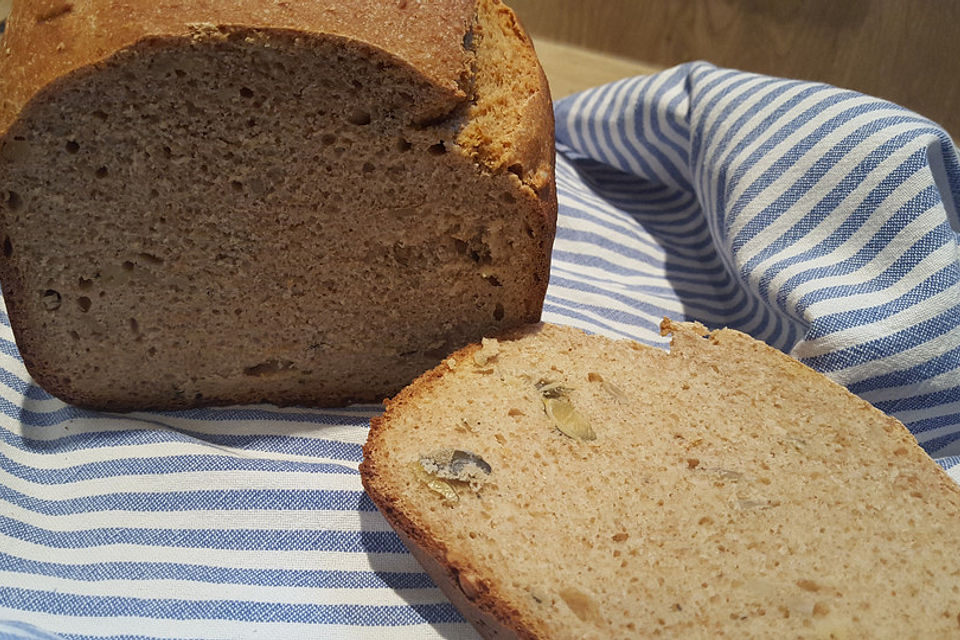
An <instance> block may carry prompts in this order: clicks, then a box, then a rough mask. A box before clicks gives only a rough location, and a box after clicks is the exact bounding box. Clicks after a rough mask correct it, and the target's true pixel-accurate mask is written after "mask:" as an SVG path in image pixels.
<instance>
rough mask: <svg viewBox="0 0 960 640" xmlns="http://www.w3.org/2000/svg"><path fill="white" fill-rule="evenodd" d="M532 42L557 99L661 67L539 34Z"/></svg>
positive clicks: (658, 69)
mask: <svg viewBox="0 0 960 640" xmlns="http://www.w3.org/2000/svg"><path fill="white" fill-rule="evenodd" d="M533 45H534V47H536V49H537V55H538V56H539V57H540V63H541V64H542V65H543V70H544V72H545V73H546V74H547V81H548V82H549V83H550V93H551V94H552V95H553V98H554V99H557V98H562V97H564V96H567V95H570V94H571V93H576V92H577V91H582V90H583V89H589V88H590V87H596V86H598V85H601V84H606V83H608V82H613V81H614V80H620V79H621V78H628V77H630V76H638V75H647V74H650V73H656V72H657V71H660V70H661V68H662V67H659V66H657V65H651V64H645V63H643V62H638V61H637V60H631V59H628V58H621V57H618V56H615V55H610V54H605V53H599V52H597V51H592V50H590V49H584V48H582V47H578V46H575V45H572V44H566V43H561V42H556V41H554V40H548V39H546V38H538V37H536V36H534V38H533Z"/></svg>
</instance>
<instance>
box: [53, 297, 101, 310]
mask: <svg viewBox="0 0 960 640" xmlns="http://www.w3.org/2000/svg"><path fill="white" fill-rule="evenodd" d="M57 295H59V294H57ZM91 304H93V303H92V302H91V301H90V298H88V297H87V296H81V297H79V298H77V306H78V307H80V311H83V312H84V313H86V312H87V311H90V305H91Z"/></svg>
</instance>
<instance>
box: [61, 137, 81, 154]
mask: <svg viewBox="0 0 960 640" xmlns="http://www.w3.org/2000/svg"><path fill="white" fill-rule="evenodd" d="M63 148H64V149H66V150H67V153H77V152H78V151H80V145H79V143H77V141H76V140H67V144H65V145H63Z"/></svg>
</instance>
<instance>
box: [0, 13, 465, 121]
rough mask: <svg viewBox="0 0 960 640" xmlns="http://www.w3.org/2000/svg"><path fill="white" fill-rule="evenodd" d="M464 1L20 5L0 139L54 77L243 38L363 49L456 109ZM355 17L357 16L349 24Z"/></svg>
mask: <svg viewBox="0 0 960 640" xmlns="http://www.w3.org/2000/svg"><path fill="white" fill-rule="evenodd" d="M474 14H475V1H474V0H445V1H444V2H416V1H414V0H408V1H402V0H401V1H400V2H382V1H378V0H358V1H357V2H351V3H339V2H276V3H274V2H257V1H256V0H241V1H239V2H226V3H225V2H217V1H215V0H203V1H200V2H189V3H181V2H176V1H174V0H161V1H160V2H155V3H151V4H150V6H149V10H144V8H143V7H142V6H141V5H140V4H139V3H136V2H121V3H117V2H106V1H105V0H89V1H85V2H79V1H77V2H75V1H73V0H33V1H30V0H22V1H20V2H16V3H14V6H13V10H12V12H11V15H10V17H9V19H8V21H7V28H6V31H5V33H4V34H3V40H2V42H0V95H2V96H3V98H2V103H0V132H5V131H6V130H7V129H8V128H9V127H10V125H11V124H12V123H13V122H14V121H15V119H16V118H17V116H18V114H19V112H20V111H21V109H23V107H24V106H25V105H26V104H27V102H28V101H29V100H31V99H32V98H33V97H34V96H35V95H36V94H37V93H38V92H40V91H41V90H42V89H44V88H45V87H47V86H48V85H50V83H52V82H54V81H55V80H57V79H58V78H62V77H64V76H67V75H69V74H70V73H73V72H75V71H77V70H80V69H83V68H85V67H89V66H93V65H97V64H99V63H101V62H103V61H104V60H105V59H107V58H109V57H110V56H112V55H113V54H114V53H115V52H117V51H121V50H124V49H127V48H129V47H131V46H134V45H136V44H137V43H139V42H141V41H143V40H145V39H150V38H162V39H164V38H165V39H178V38H182V39H196V38H208V37H222V36H223V35H225V34H228V33H231V32H236V31H237V27H242V29H244V30H248V31H249V30H252V31H257V30H264V31H267V30H274V31H288V30H292V31H301V32H304V33H326V34H330V35H334V36H341V37H344V38H346V39H350V40H356V41H359V42H365V43H367V44H369V45H370V46H372V47H375V48H377V49H381V50H383V51H385V52H389V53H390V54H391V55H392V56H394V57H396V58H398V59H399V60H402V61H403V62H404V63H406V64H408V65H410V67H411V68H413V69H416V70H417V71H418V72H419V73H421V74H422V75H423V76H424V77H425V78H427V79H428V80H429V82H430V83H431V84H432V85H433V86H435V87H436V89H437V90H438V92H439V93H441V94H444V95H445V96H446V100H447V107H448V109H447V110H449V109H452V108H453V107H454V106H456V104H458V103H459V102H462V100H463V99H464V97H465V93H464V92H463V89H462V86H461V85H462V84H463V82H464V78H465V77H466V75H467V74H468V73H469V65H470V60H471V56H470V53H469V52H468V51H467V50H466V49H465V48H464V47H463V38H464V36H465V34H466V33H467V32H468V30H469V28H470V26H471V24H472V23H473V20H474ZM358 16H360V17H358Z"/></svg>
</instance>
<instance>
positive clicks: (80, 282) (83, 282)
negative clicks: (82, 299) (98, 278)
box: [77, 278, 93, 291]
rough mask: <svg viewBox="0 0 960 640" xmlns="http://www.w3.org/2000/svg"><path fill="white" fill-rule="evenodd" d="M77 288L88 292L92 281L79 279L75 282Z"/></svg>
mask: <svg viewBox="0 0 960 640" xmlns="http://www.w3.org/2000/svg"><path fill="white" fill-rule="evenodd" d="M77 286H78V287H80V288H81V289H83V290H84V291H87V290H89V289H90V288H91V287H93V280H87V279H86V278H80V279H79V280H77Z"/></svg>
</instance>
